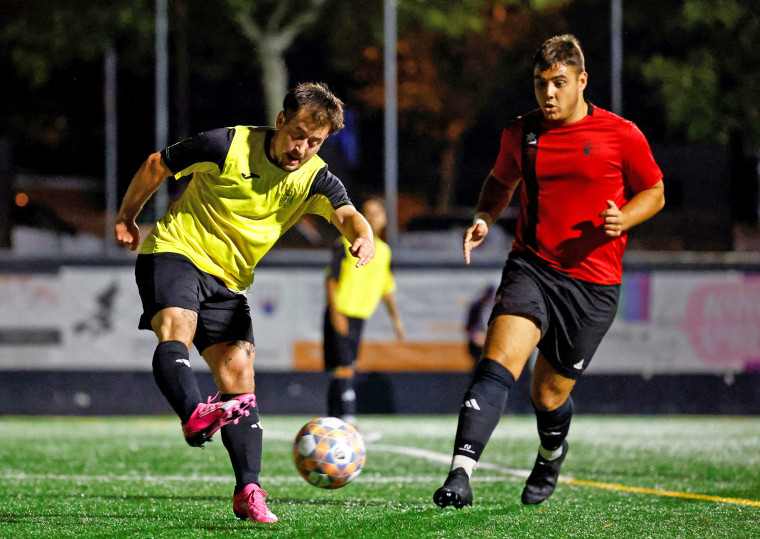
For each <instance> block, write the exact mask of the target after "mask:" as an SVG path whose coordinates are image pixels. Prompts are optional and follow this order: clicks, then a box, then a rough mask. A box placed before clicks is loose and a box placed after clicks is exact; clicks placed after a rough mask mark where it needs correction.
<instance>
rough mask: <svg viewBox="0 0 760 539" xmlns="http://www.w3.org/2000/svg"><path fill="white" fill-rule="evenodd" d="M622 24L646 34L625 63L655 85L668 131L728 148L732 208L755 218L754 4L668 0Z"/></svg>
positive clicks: (749, 0)
mask: <svg viewBox="0 0 760 539" xmlns="http://www.w3.org/2000/svg"><path fill="white" fill-rule="evenodd" d="M653 25H654V28H652V26H653ZM626 26H627V27H630V28H631V29H632V30H633V32H634V36H632V37H633V38H634V39H635V38H636V35H644V34H646V38H645V39H644V40H643V43H644V44H645V48H644V49H643V50H640V51H638V53H637V54H636V56H635V57H634V58H633V59H632V60H633V62H632V64H633V66H634V68H635V69H636V70H637V71H638V72H640V73H641V75H642V76H643V78H644V80H645V81H646V82H647V83H648V84H650V85H651V86H652V87H654V88H655V94H654V95H655V99H657V101H658V102H659V104H660V106H661V107H662V110H663V111H664V113H665V119H666V122H667V125H668V127H669V129H670V131H671V132H672V133H682V134H683V135H684V136H685V138H686V139H688V140H691V141H709V142H714V143H717V144H720V145H723V146H730V147H731V149H732V151H733V152H734V155H733V169H734V170H733V171H732V182H733V184H732V191H733V194H732V199H733V205H734V208H733V212H732V213H733V216H734V219H735V220H736V221H739V222H750V223H756V222H757V194H758V185H757V183H758V182H757V173H756V169H755V166H754V165H755V162H756V158H755V157H754V155H755V154H757V153H758V152H759V151H760V101H759V100H758V98H757V96H758V92H757V74H758V73H760V49H759V48H758V46H757V44H758V43H760V4H758V2H757V0H719V1H715V0H668V1H665V2H658V3H656V4H652V5H649V6H648V7H647V9H646V10H644V9H641V10H639V11H636V12H634V13H632V15H631V16H630V17H629V18H628V19H627V24H626Z"/></svg>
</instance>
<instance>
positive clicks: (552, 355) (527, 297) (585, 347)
mask: <svg viewBox="0 0 760 539" xmlns="http://www.w3.org/2000/svg"><path fill="white" fill-rule="evenodd" d="M619 297H620V285H602V284H596V283H590V282H588V281H582V280H580V279H574V278H572V277H569V276H567V275H565V274H563V273H561V272H559V271H555V270H554V269H552V268H550V267H548V266H547V265H546V264H544V263H542V262H541V261H540V260H538V258H537V257H536V256H534V255H531V254H527V253H520V252H515V251H513V252H512V253H510V255H509V259H508V260H507V264H506V266H505V267H504V271H503V272H502V278H501V284H500V285H499V289H498V290H497V291H496V302H495V304H494V307H493V310H492V312H491V320H493V318H494V317H496V316H501V315H505V314H513V315H521V316H529V317H531V318H533V319H535V320H536V321H537V322H538V323H539V327H540V329H541V340H540V341H539V343H538V350H539V351H540V352H541V354H542V355H543V356H544V358H546V360H547V361H548V362H549V364H550V365H551V366H552V367H554V369H555V370H556V371H557V372H559V373H560V374H561V375H563V376H566V377H567V378H572V379H577V378H578V377H580V375H581V374H582V373H583V371H585V370H586V368H587V367H588V365H589V363H590V362H591V358H592V357H593V356H594V353H595V352H596V349H597V348H598V347H599V344H600V343H601V342H602V338H603V337H604V335H605V334H606V333H607V330H608V329H609V328H610V326H611V325H612V322H613V320H614V319H615V314H616V313H617V306H618V300H619Z"/></svg>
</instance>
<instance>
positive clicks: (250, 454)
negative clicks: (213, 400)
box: [220, 393, 263, 494]
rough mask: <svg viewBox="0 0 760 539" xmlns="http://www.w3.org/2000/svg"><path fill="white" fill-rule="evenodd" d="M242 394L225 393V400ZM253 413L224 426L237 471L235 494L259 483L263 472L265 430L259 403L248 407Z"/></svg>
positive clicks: (231, 460)
mask: <svg viewBox="0 0 760 539" xmlns="http://www.w3.org/2000/svg"><path fill="white" fill-rule="evenodd" d="M238 395H240V394H239V393H236V394H227V393H223V394H222V395H221V396H220V398H221V400H223V401H228V400H230V399H234V398H235V397H237V396H238ZM248 411H249V412H250V413H251V415H248V416H243V417H241V418H240V420H239V421H238V422H237V423H229V424H227V425H225V426H224V427H222V443H223V444H224V447H225V448H226V449H227V452H228V453H229V454H230V462H232V470H233V471H234V472H235V494H237V493H238V492H240V491H241V490H243V489H244V488H245V486H246V485H249V484H251V483H256V484H257V485H258V483H259V473H261V450H262V445H263V432H262V430H261V422H260V421H259V419H260V417H259V405H258V404H257V405H256V406H253V407H251V408H248Z"/></svg>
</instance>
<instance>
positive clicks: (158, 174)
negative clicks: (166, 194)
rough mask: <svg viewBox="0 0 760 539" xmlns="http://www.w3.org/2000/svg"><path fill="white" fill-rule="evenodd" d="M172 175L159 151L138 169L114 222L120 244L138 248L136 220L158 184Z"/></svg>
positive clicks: (115, 233) (133, 248)
mask: <svg viewBox="0 0 760 539" xmlns="http://www.w3.org/2000/svg"><path fill="white" fill-rule="evenodd" d="M171 175H172V172H171V170H169V167H167V166H166V164H165V163H164V161H163V159H162V158H161V154H160V153H158V152H156V153H153V154H151V155H150V156H149V157H148V158H147V159H146V160H145V162H144V163H143V164H142V165H141V166H140V168H139V169H138V170H137V173H135V176H134V177H133V178H132V182H131V183H130V184H129V187H128V188H127V192H126V194H125V195H124V200H123V201H122V203H121V208H119V213H118V215H117V217H116V223H115V224H114V238H116V241H117V243H118V244H119V245H120V246H122V247H128V248H129V249H131V250H135V249H137V246H138V245H139V243H140V229H139V228H138V227H137V224H136V222H135V220H136V219H137V216H138V215H139V214H140V211H141V210H142V208H143V206H144V205H145V203H146V202H147V201H148V199H149V198H150V197H151V195H153V193H155V192H156V189H158V186H159V185H161V183H162V182H163V181H164V179H166V178H167V177H168V176H171Z"/></svg>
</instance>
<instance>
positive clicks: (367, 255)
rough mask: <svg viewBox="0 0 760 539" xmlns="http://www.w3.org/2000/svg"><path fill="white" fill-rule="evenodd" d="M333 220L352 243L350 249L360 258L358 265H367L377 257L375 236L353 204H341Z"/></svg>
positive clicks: (333, 215)
mask: <svg viewBox="0 0 760 539" xmlns="http://www.w3.org/2000/svg"><path fill="white" fill-rule="evenodd" d="M331 221H332V223H333V224H334V225H335V227H336V228H337V229H338V230H339V231H340V233H341V234H342V235H343V237H344V238H346V239H347V240H348V242H349V243H350V244H351V247H349V251H350V253H351V254H352V255H353V256H355V257H356V258H357V259H358V260H357V261H356V267H360V266H366V265H367V264H368V263H369V262H370V260H372V259H373V258H374V257H375V236H374V234H373V233H372V227H370V226H369V223H368V222H367V220H366V219H365V218H364V216H363V215H362V214H361V213H359V212H358V211H356V208H354V207H353V206H341V207H340V208H338V209H337V210H335V212H334V213H333V214H332V217H331Z"/></svg>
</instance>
